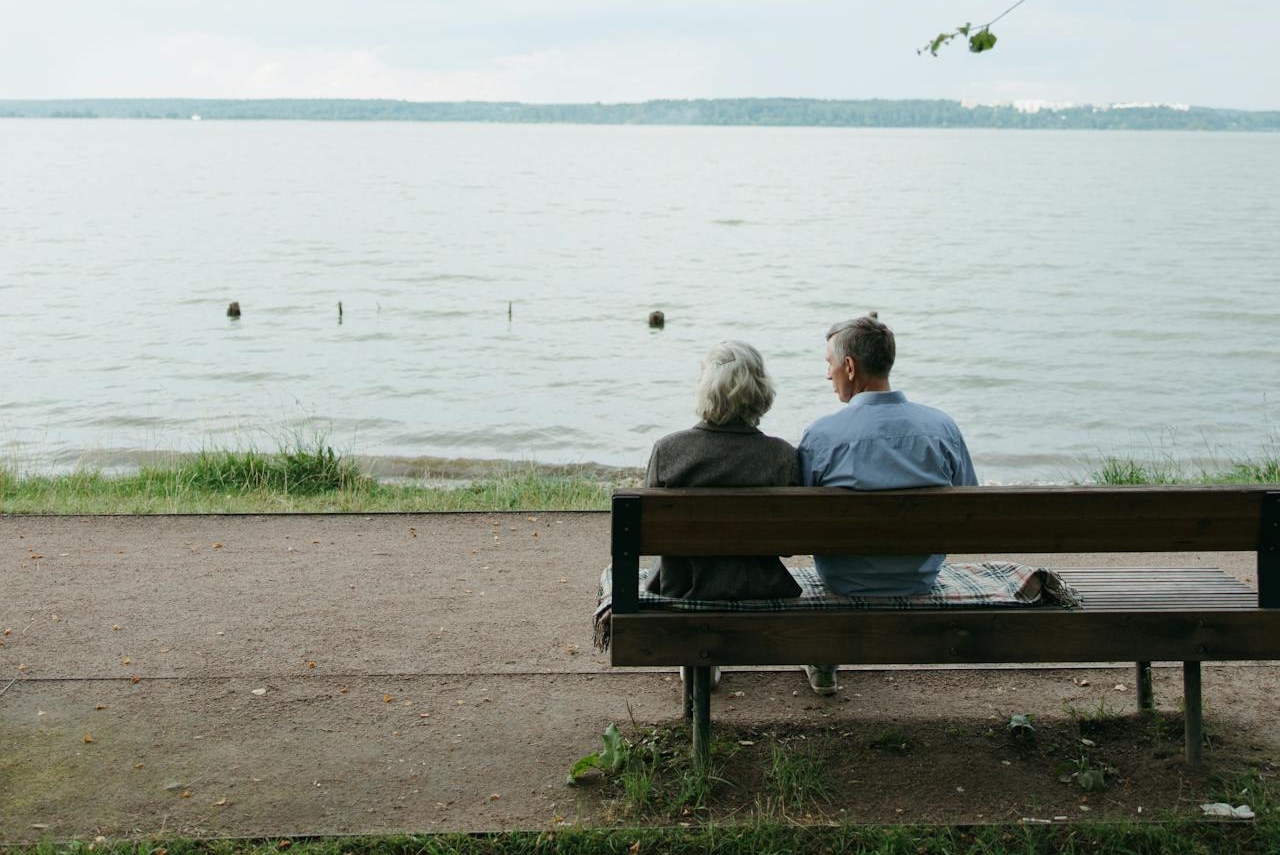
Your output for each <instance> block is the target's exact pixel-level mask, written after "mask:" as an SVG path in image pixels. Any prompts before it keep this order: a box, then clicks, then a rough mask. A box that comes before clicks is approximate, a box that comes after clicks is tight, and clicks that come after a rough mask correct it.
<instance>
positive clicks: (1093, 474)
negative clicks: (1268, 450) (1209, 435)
mask: <svg viewBox="0 0 1280 855" xmlns="http://www.w3.org/2000/svg"><path fill="white" fill-rule="evenodd" d="M1087 480H1089V481H1090V482H1092V483H1094V484H1111V485H1122V484H1191V485H1194V484H1204V485H1208V484H1280V455H1277V456H1272V457H1261V458H1257V459H1253V460H1245V461H1238V462H1235V463H1232V464H1230V467H1229V468H1228V469H1223V470H1218V471H1208V470H1205V469H1203V468H1197V467H1194V466H1192V465H1191V464H1187V463H1182V462H1179V461H1178V460H1176V459H1173V458H1166V459H1162V460H1140V459H1137V458H1133V457H1103V458H1102V459H1101V460H1100V461H1099V462H1098V463H1097V464H1096V465H1095V466H1094V467H1093V468H1091V469H1090V471H1089V473H1088V476H1087Z"/></svg>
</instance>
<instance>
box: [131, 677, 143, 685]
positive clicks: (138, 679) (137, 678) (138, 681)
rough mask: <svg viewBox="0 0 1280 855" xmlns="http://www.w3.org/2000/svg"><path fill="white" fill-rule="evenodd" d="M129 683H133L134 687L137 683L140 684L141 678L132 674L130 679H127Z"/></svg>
mask: <svg viewBox="0 0 1280 855" xmlns="http://www.w3.org/2000/svg"><path fill="white" fill-rule="evenodd" d="M129 682H130V683H133V684H134V685H135V686H136V685H137V684H138V683H141V682H142V678H141V677H139V676H138V675H137V674H134V675H133V676H132V677H130V678H129Z"/></svg>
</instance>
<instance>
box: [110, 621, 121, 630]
mask: <svg viewBox="0 0 1280 855" xmlns="http://www.w3.org/2000/svg"><path fill="white" fill-rule="evenodd" d="M111 628H112V629H113V630H116V631H117V632H118V631H119V630H120V624H118V623H113V624H111Z"/></svg>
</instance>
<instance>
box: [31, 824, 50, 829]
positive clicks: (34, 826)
mask: <svg viewBox="0 0 1280 855" xmlns="http://www.w3.org/2000/svg"><path fill="white" fill-rule="evenodd" d="M31 827H32V828H34V829H35V830H36V831H45V830H47V829H48V828H49V826H47V825H45V824H44V823H43V822H37V823H36V824H35V825H33V826H31Z"/></svg>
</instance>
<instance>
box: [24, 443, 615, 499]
mask: <svg viewBox="0 0 1280 855" xmlns="http://www.w3.org/2000/svg"><path fill="white" fill-rule="evenodd" d="M611 490H612V485H611V484H608V483H604V482H602V481H599V480H596V479H593V478H590V477H587V476H583V475H575V474H560V473H558V472H556V471H555V470H550V469H539V468H537V467H535V466H533V465H532V464H525V465H505V466H504V465H494V466H493V467H491V468H489V469H488V470H487V471H484V472H481V473H479V476H478V477H475V478H472V479H471V480H469V481H468V482H465V483H458V484H453V485H447V486H423V485H418V484H411V483H391V482H385V481H378V480H376V479H374V478H371V477H369V476H368V475H365V474H362V473H361V471H360V469H359V466H358V465H357V464H356V463H355V462H354V461H353V460H351V459H350V458H346V457H343V456H342V455H340V454H338V453H337V452H335V451H334V450H333V448H332V447H331V446H328V445H325V444H323V442H315V443H311V444H304V443H293V444H289V445H286V446H284V447H282V448H281V449H280V450H279V451H277V452H274V453H264V452H261V451H257V450H253V449H251V450H247V451H201V452H199V453H198V454H195V455H192V456H190V457H187V458H179V459H176V460H175V461H174V462H173V463H171V464H169V465H164V466H143V467H142V468H140V469H139V470H138V472H136V473H134V474H128V475H117V476H108V475H103V474H101V473H99V472H74V473H71V474H68V475H55V476H44V475H31V476H18V475H15V474H14V473H12V472H10V471H8V470H5V469H3V468H0V512H3V513H22V514H171V513H275V512H329V511H347V512H379V511H495V510H522V511H523V510H531V511H532V510H605V509H607V508H608V507H609V495H610V492H611Z"/></svg>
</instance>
